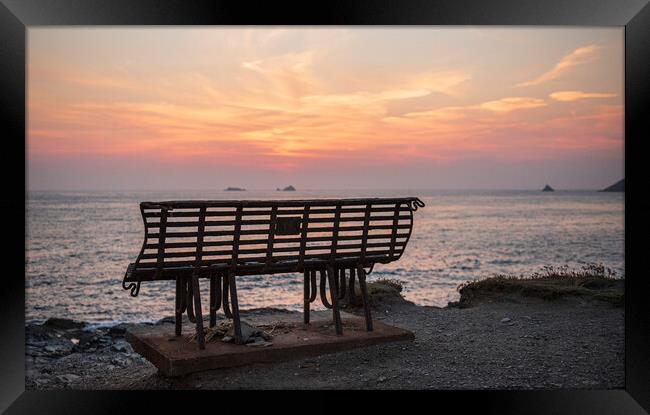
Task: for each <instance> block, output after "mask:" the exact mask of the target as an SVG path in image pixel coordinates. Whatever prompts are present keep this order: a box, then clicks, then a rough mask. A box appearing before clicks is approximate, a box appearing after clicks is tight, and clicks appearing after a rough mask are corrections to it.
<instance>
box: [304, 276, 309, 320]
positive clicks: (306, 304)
mask: <svg viewBox="0 0 650 415" xmlns="http://www.w3.org/2000/svg"><path fill="white" fill-rule="evenodd" d="M310 274H311V272H310V271H305V272H304V275H305V283H304V290H303V294H304V295H303V308H304V310H303V321H304V323H305V324H309V299H310V297H311V289H310V288H309V281H310V276H311V275H310Z"/></svg>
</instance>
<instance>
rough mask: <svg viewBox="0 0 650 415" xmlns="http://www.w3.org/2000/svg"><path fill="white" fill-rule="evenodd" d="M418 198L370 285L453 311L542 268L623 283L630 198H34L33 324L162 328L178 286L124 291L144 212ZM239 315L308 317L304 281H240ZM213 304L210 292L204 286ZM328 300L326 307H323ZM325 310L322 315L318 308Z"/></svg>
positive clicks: (29, 274)
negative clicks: (403, 242) (239, 202)
mask: <svg viewBox="0 0 650 415" xmlns="http://www.w3.org/2000/svg"><path fill="white" fill-rule="evenodd" d="M387 196H418V197H420V198H421V199H422V200H423V201H424V202H425V203H426V205H427V206H426V207H425V208H422V209H420V210H418V211H417V212H415V220H414V222H415V225H414V230H413V235H412V237H411V240H410V242H409V245H408V246H407V248H406V251H405V253H404V255H403V256H402V258H401V259H400V260H399V261H397V262H393V263H391V264H388V265H377V266H376V267H375V270H374V272H373V273H372V274H371V276H370V278H371V279H374V278H378V277H389V278H397V279H400V280H403V281H405V282H406V286H405V296H406V298H407V299H409V300H411V301H414V302H416V303H418V304H423V305H438V306H444V305H446V304H447V302H448V301H451V300H455V299H456V298H457V295H458V294H457V292H456V287H457V286H458V284H460V283H462V282H464V281H467V280H470V279H474V278H480V277H487V276H490V275H492V274H494V273H529V272H533V271H537V270H539V268H541V267H542V266H544V265H565V264H568V265H570V266H576V267H577V266H579V265H580V264H583V263H590V262H597V263H603V264H604V265H606V266H608V267H611V268H613V269H614V270H616V271H617V272H618V273H619V275H621V276H623V275H624V228H623V222H624V202H623V201H624V199H623V194H622V193H600V192H592V191H557V192H554V193H542V192H537V191H422V190H412V191H407V190H402V191H376V190H373V191H298V192H292V193H280V192H275V191H247V192H237V193H233V192H222V191H220V192H206V191H194V192H192V191H180V192H111V193H108V192H104V193H99V192H80V193H73V192H58V193H57V192H30V193H29V195H28V201H27V240H26V245H27V252H26V254H27V262H26V303H27V304H26V319H27V320H28V321H30V320H42V319H45V318H48V317H52V316H57V317H67V318H74V319H78V320H84V321H90V322H94V323H104V322H105V323H109V322H116V321H130V322H135V321H155V320H158V319H159V318H161V317H163V316H167V315H172V314H173V307H174V287H173V283H171V282H155V283H149V284H147V283H143V284H142V289H141V290H140V295H139V297H138V298H132V297H130V296H129V294H128V292H126V291H124V290H122V288H121V280H122V277H123V275H124V271H125V269H126V266H127V265H128V264H129V263H130V262H133V261H134V260H135V257H136V256H137V254H138V252H139V249H140V247H141V244H142V239H143V226H142V218H141V217H140V211H139V208H138V203H139V202H141V201H144V200H149V201H155V200H170V199H232V198H248V199H271V198H281V197H284V198H301V199H302V198H313V197H387ZM237 284H238V289H239V293H240V307H242V308H249V307H281V308H289V309H296V310H301V307H302V305H301V304H302V275H300V274H281V275H272V276H251V277H241V278H240V279H238V283H237ZM203 291H204V292H203V295H204V298H207V297H205V296H207V284H205V283H204V285H203ZM317 302H318V300H317ZM316 308H318V307H316Z"/></svg>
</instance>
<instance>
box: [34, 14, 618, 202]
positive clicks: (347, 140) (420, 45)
mask: <svg viewBox="0 0 650 415" xmlns="http://www.w3.org/2000/svg"><path fill="white" fill-rule="evenodd" d="M28 46H29V50H28V65H27V69H28V91H27V96H28V137H27V154H28V159H27V165H28V170H27V174H28V186H29V189H30V190H40V189H60V190H64V189H88V190H92V189H98V190H105V189H116V190H118V189H133V190H145V189H222V188H224V187H226V186H242V187H246V188H249V189H275V188H276V187H279V186H284V185H287V184H293V185H295V186H296V187H298V188H303V189H321V188H323V189H346V188H350V189H361V188H405V187H406V188H421V189H454V188H469V189H485V188H487V189H510V188H514V189H522V188H528V189H537V188H541V187H542V186H543V185H544V184H546V183H549V184H550V185H551V186H553V187H555V188H565V189H583V188H584V189H589V188H602V187H605V186H607V185H610V184H612V183H613V182H615V181H617V180H619V179H621V178H622V177H623V167H624V153H623V145H624V140H623V135H624V131H623V120H624V108H623V102H624V100H623V99H624V96H623V64H624V61H623V29H622V28H472V27H449V28H440V27H432V28H428V27H417V28H406V27H372V28H370V27H368V28H361V27H360V28H353V27H331V28H325V27H321V28H319V27H299V28H290V27H257V28H255V27H221V28H214V27H205V28H200V27H199V28H184V27H180V28H162V27H159V28H60V27H58V28H30V29H29V30H28Z"/></svg>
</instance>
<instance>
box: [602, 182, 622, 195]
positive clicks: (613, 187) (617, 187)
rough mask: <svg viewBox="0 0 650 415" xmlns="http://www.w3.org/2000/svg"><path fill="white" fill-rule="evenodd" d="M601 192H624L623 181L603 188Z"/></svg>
mask: <svg viewBox="0 0 650 415" xmlns="http://www.w3.org/2000/svg"><path fill="white" fill-rule="evenodd" d="M601 192H625V179H621V180H619V181H618V182H616V183H614V184H613V185H611V186H609V187H606V188H604V189H603V190H601Z"/></svg>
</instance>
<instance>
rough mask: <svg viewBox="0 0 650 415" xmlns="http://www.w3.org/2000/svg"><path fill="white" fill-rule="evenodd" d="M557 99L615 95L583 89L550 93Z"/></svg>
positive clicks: (565, 100) (574, 99)
mask: <svg viewBox="0 0 650 415" xmlns="http://www.w3.org/2000/svg"><path fill="white" fill-rule="evenodd" d="M549 96H550V97H551V98H552V99H554V100H556V101H563V102H567V101H578V100H582V99H589V98H611V97H615V96H616V94H613V93H609V92H608V93H600V92H582V91H558V92H553V93H552V94H550V95H549Z"/></svg>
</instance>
